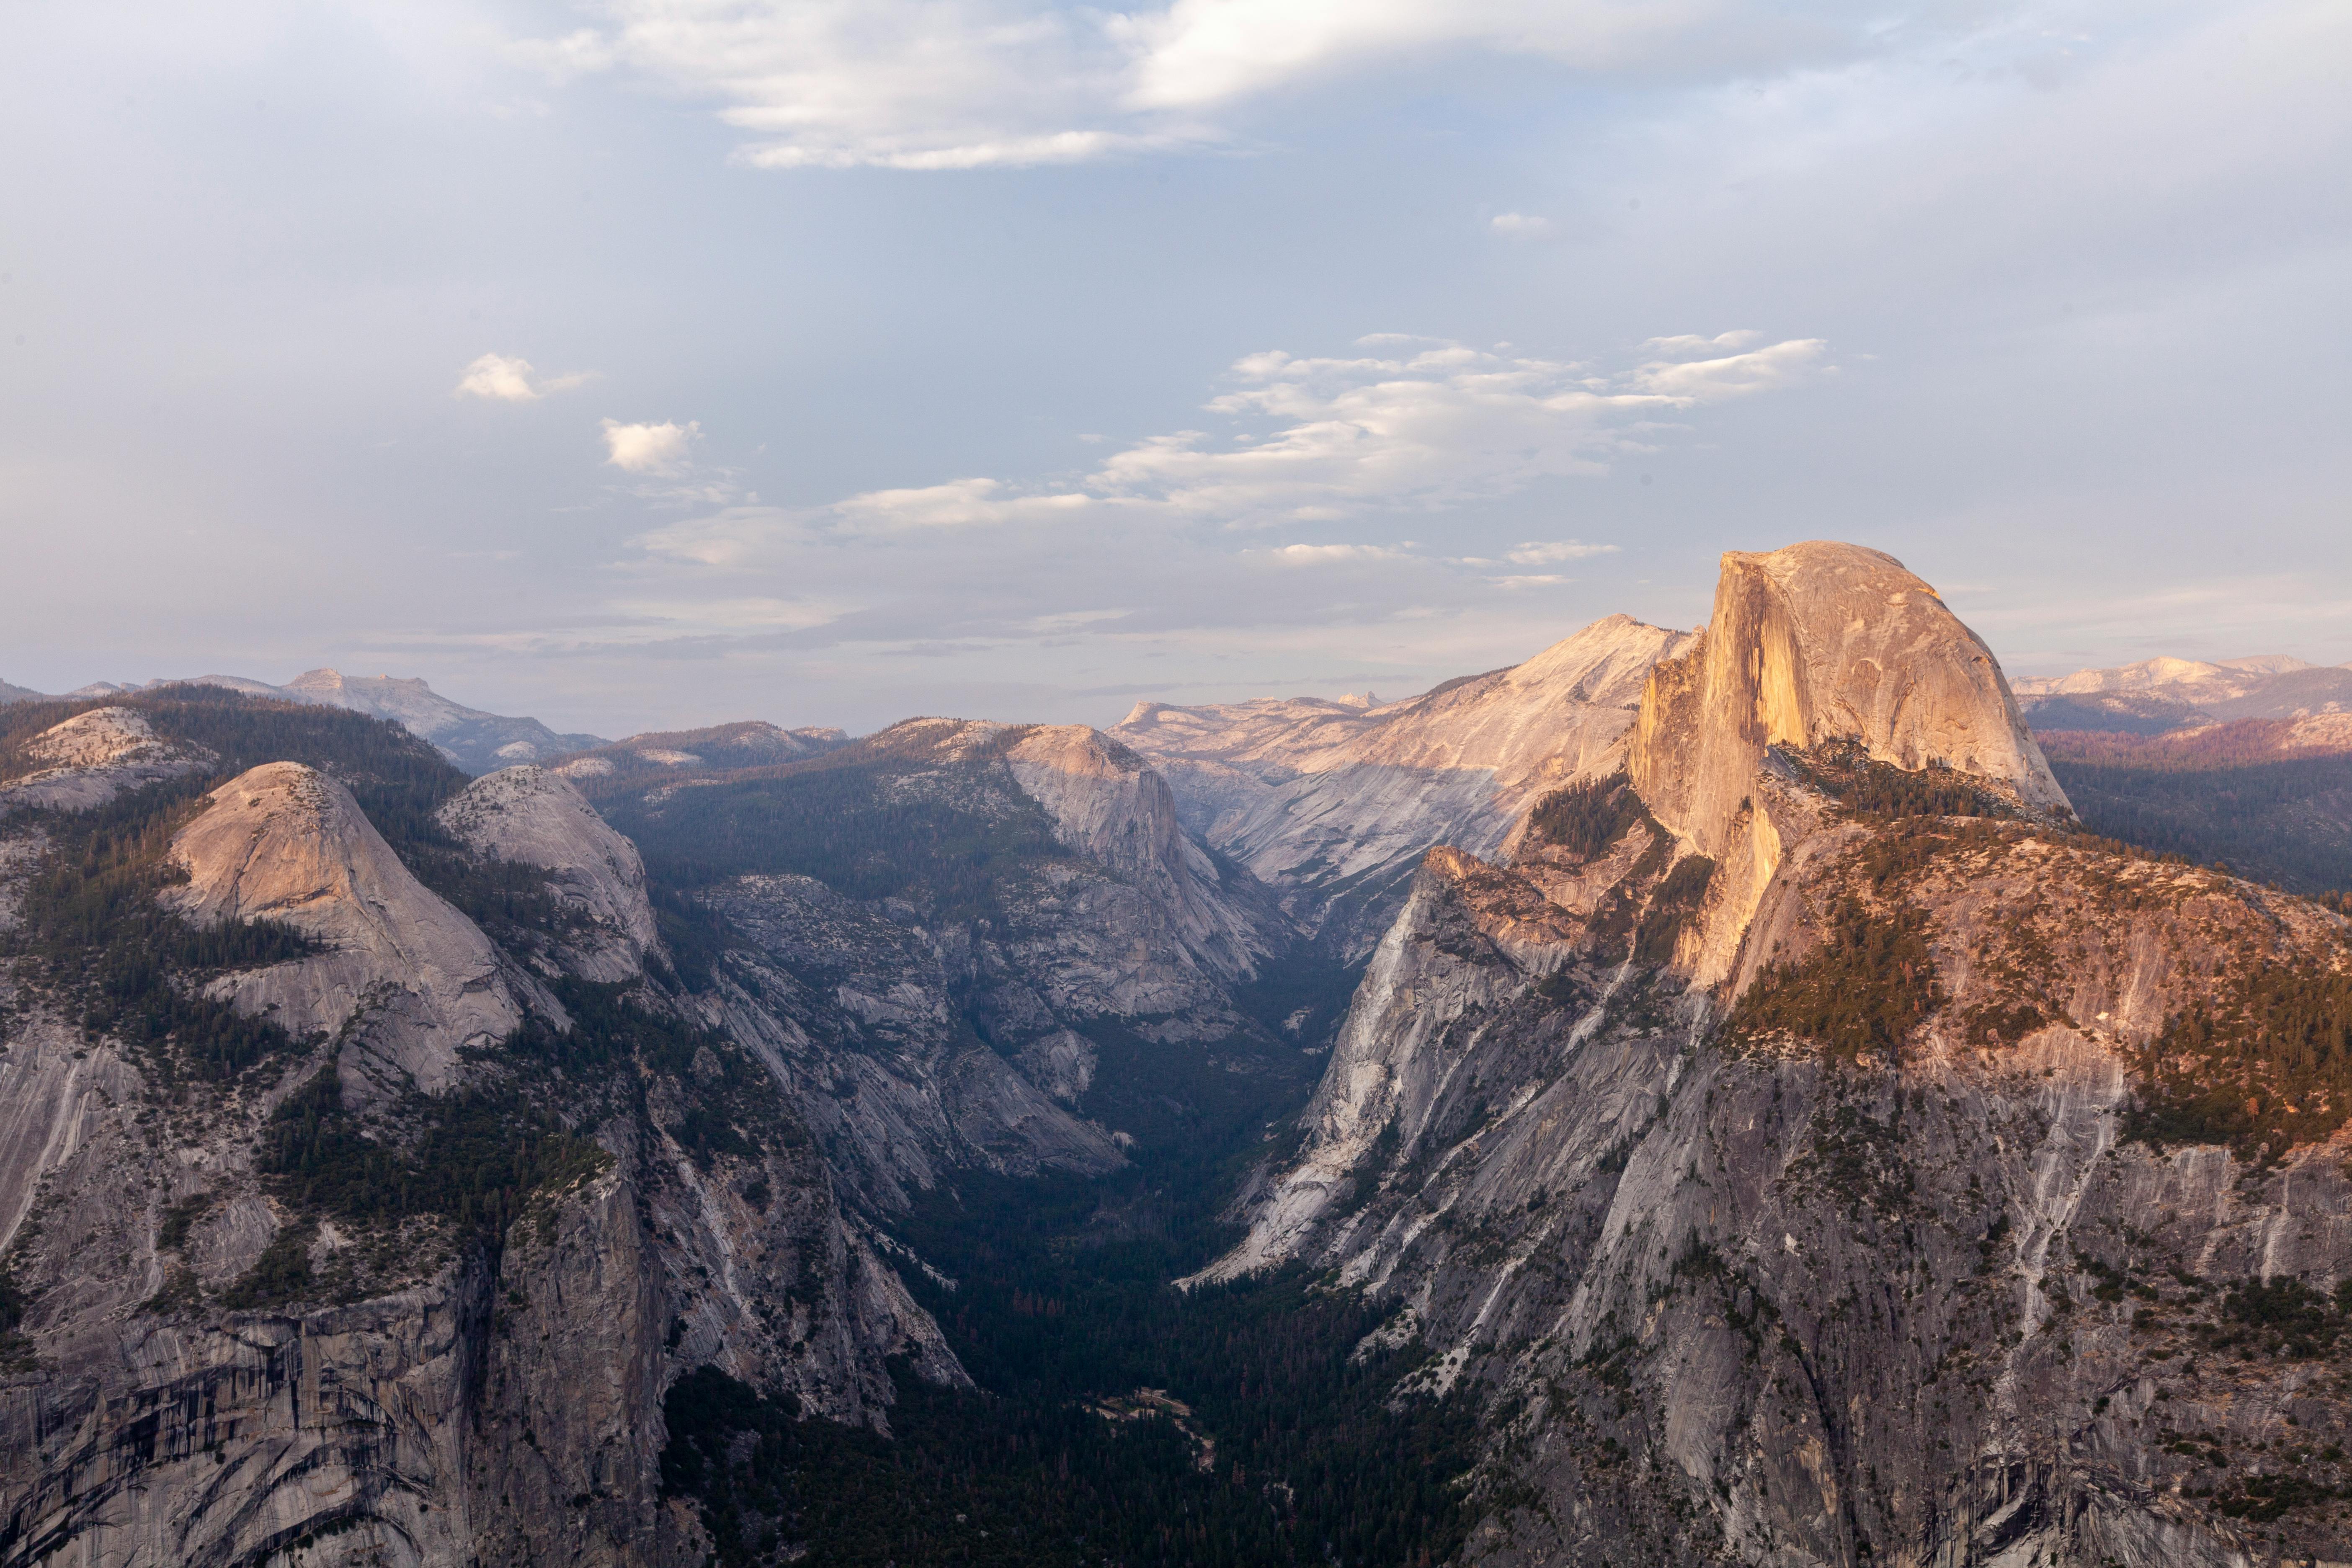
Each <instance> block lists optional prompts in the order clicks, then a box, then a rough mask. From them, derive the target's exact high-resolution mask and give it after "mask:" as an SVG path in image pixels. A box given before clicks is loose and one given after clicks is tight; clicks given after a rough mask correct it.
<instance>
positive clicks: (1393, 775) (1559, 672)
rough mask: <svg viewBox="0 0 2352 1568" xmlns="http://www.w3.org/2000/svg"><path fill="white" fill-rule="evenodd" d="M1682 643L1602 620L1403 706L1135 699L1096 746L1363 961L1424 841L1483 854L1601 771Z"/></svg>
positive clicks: (1662, 633)
mask: <svg viewBox="0 0 2352 1568" xmlns="http://www.w3.org/2000/svg"><path fill="white" fill-rule="evenodd" d="M1689 641H1690V637H1689V635H1688V634H1685V633H1679V632H1672V631H1666V630H1664V629H1661V628H1659V627H1656V626H1644V625H1643V624H1642V623H1641V622H1639V621H1635V620H1633V619H1632V618H1631V617H1629V616H1610V617H1608V618H1607V619H1605V620H1602V621H1598V622H1596V623H1594V624H1593V625H1592V626H1587V627H1586V628H1584V629H1583V630H1582V631H1580V632H1579V633H1577V634H1576V635H1575V636H1574V637H1570V638H1568V639H1567V640H1565V641H1563V642H1561V643H1559V644H1557V645H1555V646H1554V647H1549V648H1547V649H1545V650H1544V651H1543V652H1542V653H1539V654H1538V655H1537V656H1536V657H1535V658H1531V659H1528V661H1527V662H1526V663H1524V664H1520V665H1517V666H1514V667H1512V668H1508V669H1499V670H1493V671H1490V672H1488V673H1486V674H1485V675H1478V676H1470V677H1466V678H1465V679H1459V680H1453V681H1448V682H1446V683H1445V684H1444V685H1442V686H1439V687H1437V688H1436V689H1433V690H1431V691H1428V692H1425V693H1423V695H1421V696H1419V697H1415V698H1411V699H1408V700H1404V701H1402V702H1391V703H1386V704H1381V705H1378V706H1365V705H1362V704H1360V703H1357V702H1354V701H1346V702H1331V701H1324V700H1318V699H1311V698H1300V699H1289V700H1273V699H1270V700H1261V701H1256V702H1245V703H1235V704H1230V705H1223V706H1208V707H1197V708H1182V707H1177V706H1174V705H1172V704H1168V703H1159V702H1139V703H1137V704H1136V706H1135V709H1134V710H1133V711H1131V712H1130V713H1129V714H1128V716H1127V717H1126V718H1125V719H1123V720H1121V721H1119V722H1118V724H1117V725H1116V726H1114V727H1113V728H1112V729H1111V730H1110V731H1109V734H1110V735H1111V737H1112V738H1113V739H1115V740H1117V741H1118V742H1121V743H1122V744H1124V745H1127V746H1129V747H1132V748H1133V749H1134V750H1135V751H1137V752H1139V753H1141V754H1142V755H1143V756H1145V757H1146V758H1148V759H1150V762H1151V763H1152V765H1153V766H1154V768H1155V769H1157V770H1158V771H1159V772H1160V773H1163V774H1165V775H1166V777H1167V778H1168V780H1169V783H1170V784H1171V788H1172V789H1173V790H1174V792H1175V795H1176V798H1177V803H1178V808H1179V811H1180V813H1181V815H1182V816H1183V819H1184V821H1185V823H1186V825H1187V826H1190V827H1192V830H1193V831H1194V832H1196V833H1198V834H1200V835H1201V836H1202V837H1203V838H1204V839H1206V841H1207V842H1208V843H1209V845H1210V846H1211V847H1213V848H1215V849H1217V850H1219V851H1220V852H1222V853H1223V854H1225V855H1227V856H1230V857H1231V858H1234V860H1236V861H1238V862H1240V863H1241V865H1242V866H1244V868H1246V869H1247V870H1248V871H1249V872H1250V873H1251V874H1252V875H1253V876H1255V877H1256V878H1257V879H1260V880H1261V881H1264V882H1265V883H1267V884H1268V885H1270V886H1274V887H1277V888H1279V889H1282V890H1283V895H1284V901H1285V905H1286V908H1287V909H1288V910H1290V911H1291V913H1292V914H1293V916H1294V918H1296V919H1297V920H1298V921H1300V922H1301V923H1302V925H1304V926H1305V927H1306V928H1307V930H1308V931H1321V930H1323V929H1324V928H1325V927H1326V926H1327V925H1330V924H1331V922H1333V921H1335V920H1336V921H1337V922H1338V923H1337V925H1336V927H1334V929H1333V931H1332V932H1331V934H1332V936H1333V937H1335V938H1336V942H1337V945H1338V946H1339V949H1340V950H1341V951H1343V952H1346V953H1348V954H1349V956H1350V957H1357V958H1360V956H1361V955H1362V954H1363V953H1364V952H1367V951H1369V949H1370V946H1371V944H1372V942H1374V941H1375V940H1377V938H1378V935H1379V932H1380V931H1381V929H1382V927H1383V926H1384V925H1385V924H1386V922H1387V920H1388V918H1389V916H1390V915H1391V913H1392V912H1393V910H1394V909H1395V905H1396V901H1397V900H1398V898H1400V897H1401V896H1402V887H1403V883H1404V881H1405V880H1406V879H1409V878H1410V875H1411V872H1412V865H1413V863H1414V861H1415V860H1416V859H1417V858H1418V857H1419V856H1420V855H1421V853H1422V852H1423V850H1425V849H1427V848H1428V847H1430V846H1431V845H1433V844H1437V843H1447V844H1453V845H1456V846H1459V847H1463V848H1465V849H1468V850H1470V851H1471V852H1472V853H1476V854H1487V853H1492V852H1494V851H1495V850H1496V849H1497V848H1499V847H1500V846H1501V845H1502V843H1503V841H1504V839H1505V838H1506V837H1507V835H1508V834H1509V832H1510V829H1511V827H1512V825H1513V824H1514V822H1515V821H1516V820H1517V818H1518V816H1520V814H1521V813H1522V812H1523V811H1524V809H1525V808H1526V806H1527V805H1528V803H1529V802H1531V801H1532V800H1533V799H1534V798H1535V797H1536V796H1537V795H1539V794H1541V793H1542V792H1543V791H1545V790H1547V789H1549V788H1553V787H1556V786H1557V785H1559V784H1561V783H1563V782H1565V781H1567V780H1569V779H1570V778H1574V777H1579V776H1583V775H1589V774H1591V773H1607V772H1609V771H1611V770H1612V768H1613V767H1615V766H1616V765H1617V760H1618V752H1619V750H1620V747H1621V742H1622V739H1623V737H1624V734H1625V731H1626V730H1627V728H1628V727H1629V726H1630V725H1631V723H1632V721H1633V712H1634V709H1635V706H1636V704H1637V703H1638V702H1639V700H1640V698H1641V694H1642V689H1643V682H1644V681H1645V680H1646V679H1647V678H1648V676H1649V672H1650V668H1651V667H1652V666H1653V665H1654V664H1656V663H1657V662H1658V661H1659V660H1660V659H1662V658H1669V657H1671V656H1673V655H1675V654H1676V653H1678V652H1680V651H1681V650H1682V649H1683V648H1684V647H1685V646H1686V645H1687V644H1688V642H1689Z"/></svg>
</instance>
